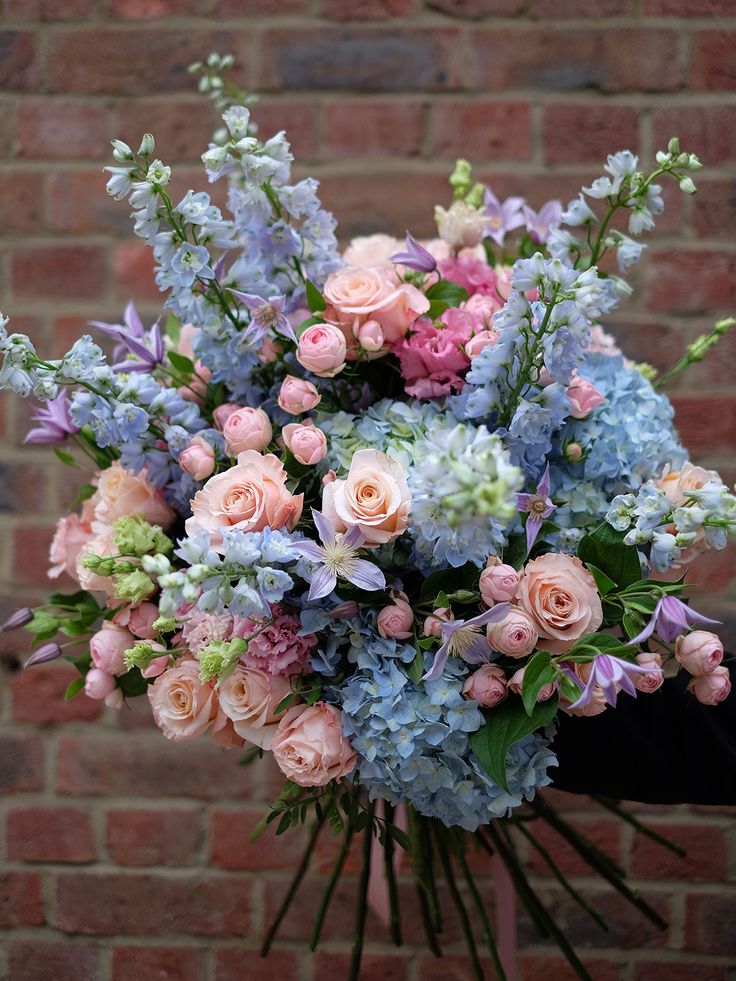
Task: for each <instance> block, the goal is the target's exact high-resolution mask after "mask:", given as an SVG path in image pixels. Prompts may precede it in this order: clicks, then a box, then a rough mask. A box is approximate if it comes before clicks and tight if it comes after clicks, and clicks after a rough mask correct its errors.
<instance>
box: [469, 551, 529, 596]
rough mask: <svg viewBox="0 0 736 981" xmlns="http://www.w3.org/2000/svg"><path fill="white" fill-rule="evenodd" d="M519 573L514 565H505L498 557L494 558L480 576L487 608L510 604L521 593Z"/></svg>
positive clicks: (480, 586) (480, 584)
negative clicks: (496, 604) (498, 604)
mask: <svg viewBox="0 0 736 981" xmlns="http://www.w3.org/2000/svg"><path fill="white" fill-rule="evenodd" d="M519 580H520V576H519V573H518V572H517V571H516V569H514V567H513V566H512V565H505V564H504V563H502V562H501V561H500V560H499V558H498V556H495V555H494V556H492V557H491V558H490V559H489V560H488V562H487V564H486V567H485V569H484V570H483V572H481V574H480V583H479V588H480V595H481V597H482V599H483V602H484V603H485V604H486V606H493V604H494V603H510V602H512V600H515V599H516V596H517V593H518V592H519Z"/></svg>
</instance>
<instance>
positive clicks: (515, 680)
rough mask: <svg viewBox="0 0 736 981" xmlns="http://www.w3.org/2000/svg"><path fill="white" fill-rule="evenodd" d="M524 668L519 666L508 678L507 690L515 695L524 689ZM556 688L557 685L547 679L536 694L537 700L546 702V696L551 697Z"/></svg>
mask: <svg viewBox="0 0 736 981" xmlns="http://www.w3.org/2000/svg"><path fill="white" fill-rule="evenodd" d="M525 671H526V668H525V667H524V668H519V670H518V671H514V673H513V674H512V675H511V677H510V678H509V690H510V691H512V692H513V693H514V694H515V695H521V693H522V691H523V689H524V672H525ZM556 690H557V685H555V683H554V682H552V681H548V682H547V684H546V685H542V687H541V688H540V689H539V694H538V695H537V701H538V702H546V701H547V699H548V698H551V697H552V696H553V695H554V693H555V691H556Z"/></svg>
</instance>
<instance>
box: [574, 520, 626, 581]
mask: <svg viewBox="0 0 736 981" xmlns="http://www.w3.org/2000/svg"><path fill="white" fill-rule="evenodd" d="M624 536H625V532H623V531H616V530H615V528H612V527H611V526H610V525H609V524H608V522H606V521H602V522H601V524H599V525H598V526H597V527H596V528H594V529H593V531H591V532H590V534H588V535H586V536H585V537H584V538H583V539H582V540H581V542H580V544H579V545H578V558H579V559H580V560H581V561H582V562H584V563H585V564H586V565H587V566H588V568H590V567H591V566H593V567H595V569H596V571H597V572H598V574H599V575H600V574H601V573H602V574H603V575H604V576H605V577H606V579H609V580H611V581H612V582H613V583H615V585H616V586H618V588H619V589H625V588H626V586H629V585H631V583H634V582H636V581H637V580H639V579H640V578H641V563H640V562H639V553H638V552H637V550H636V548H635V547H634V546H633V545H624ZM591 572H592V569H591ZM593 575H594V576H595V573H593ZM603 581H604V582H605V580H603Z"/></svg>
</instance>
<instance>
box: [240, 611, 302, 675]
mask: <svg viewBox="0 0 736 981" xmlns="http://www.w3.org/2000/svg"><path fill="white" fill-rule="evenodd" d="M271 616H272V618H273V619H272V621H271V623H270V624H268V625H267V626H265V627H264V624H263V621H259V620H242V619H236V621H235V625H234V627H233V637H250V636H251V635H252V634H254V633H255V634H256V636H255V637H252V638H251V639H250V640H249V641H248V650H247V651H246V653H245V654H244V655H243V656H242V658H241V661H242V662H243V664H246V665H248V667H251V668H260V669H261V670H262V671H266V672H267V673H269V674H278V675H290V674H300V673H301V672H303V671H308V670H309V661H310V659H311V657H312V655H313V653H314V649H315V647H316V646H317V637H316V636H315V635H314V634H304V635H303V636H300V634H299V631H300V630H301V626H302V625H301V621H300V620H299V617H298V616H297V615H296V614H295V613H290V612H289V611H288V610H285V609H284V608H283V607H280V606H277V605H274V606H272V607H271ZM257 631H260V632H258V633H256V632H257Z"/></svg>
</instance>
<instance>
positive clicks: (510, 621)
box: [486, 607, 538, 657]
mask: <svg viewBox="0 0 736 981" xmlns="http://www.w3.org/2000/svg"><path fill="white" fill-rule="evenodd" d="M486 636H487V637H488V643H489V644H490V645H491V647H492V648H493V650H494V651H500V652H501V654H506V656H507V657H526V656H527V655H528V654H531V652H532V651H533V650H534V647H535V645H536V643H537V636H538V635H537V629H536V626H535V624H534V620H532V618H531V616H530V615H529V614H528V613H527V612H526V610H522V609H520V608H519V607H511V609H510V610H509V612H508V613H507V614H506V616H505V617H504V618H503V620H499V621H498V622H497V623H489V624H488V626H487V627H486Z"/></svg>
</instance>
